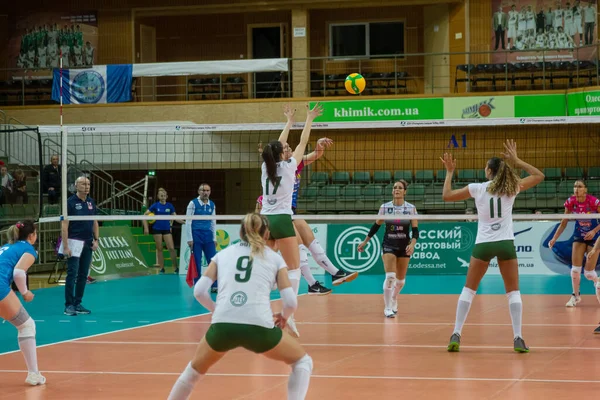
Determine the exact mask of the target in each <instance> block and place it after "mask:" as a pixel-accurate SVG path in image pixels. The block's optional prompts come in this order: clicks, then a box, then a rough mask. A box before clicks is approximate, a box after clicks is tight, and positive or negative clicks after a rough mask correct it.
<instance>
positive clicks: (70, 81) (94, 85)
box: [52, 64, 132, 104]
mask: <svg viewBox="0 0 600 400" xmlns="http://www.w3.org/2000/svg"><path fill="white" fill-rule="evenodd" d="M52 76H53V81H52V100H54V101H57V102H60V97H61V96H60V69H58V68H55V69H54V71H53V74H52ZM131 80H132V65H131V64H123V65H97V66H94V67H91V68H87V69H63V70H62V101H63V104H102V103H120V102H124V101H130V100H131Z"/></svg>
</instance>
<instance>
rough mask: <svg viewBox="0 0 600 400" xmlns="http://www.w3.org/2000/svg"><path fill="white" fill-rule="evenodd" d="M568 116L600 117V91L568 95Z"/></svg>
mask: <svg viewBox="0 0 600 400" xmlns="http://www.w3.org/2000/svg"><path fill="white" fill-rule="evenodd" d="M567 104H568V105H569V108H568V115H569V116H574V117H579V116H590V115H600V91H599V90H593V91H589V92H587V91H585V92H575V93H569V94H567Z"/></svg>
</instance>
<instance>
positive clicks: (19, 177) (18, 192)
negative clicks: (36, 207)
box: [12, 169, 28, 204]
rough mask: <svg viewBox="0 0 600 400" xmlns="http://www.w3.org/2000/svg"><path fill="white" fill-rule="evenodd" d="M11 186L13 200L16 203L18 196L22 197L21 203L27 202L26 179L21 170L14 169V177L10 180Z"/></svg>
mask: <svg viewBox="0 0 600 400" xmlns="http://www.w3.org/2000/svg"><path fill="white" fill-rule="evenodd" d="M12 187H13V198H14V202H15V203H17V199H18V198H19V197H20V198H21V199H22V204H27V203H28V197H27V179H26V178H25V174H24V173H23V170H21V169H17V170H16V171H15V179H13V181H12Z"/></svg>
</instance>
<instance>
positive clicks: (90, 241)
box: [62, 176, 100, 316]
mask: <svg viewBox="0 0 600 400" xmlns="http://www.w3.org/2000/svg"><path fill="white" fill-rule="evenodd" d="M75 189H76V190H77V192H76V193H75V194H74V195H72V196H71V197H69V199H68V200H67V215H68V216H78V217H80V216H88V215H96V203H95V202H94V200H93V199H92V198H91V197H90V196H89V193H90V180H89V179H88V178H86V177H84V176H80V177H79V178H77V180H76V181H75ZM99 238H100V228H99V226H98V221H73V222H70V221H68V220H67V221H63V222H62V239H63V240H62V246H63V251H62V253H63V254H64V255H65V256H67V279H66V282H65V311H64V313H65V315H69V316H75V315H77V314H90V312H91V311H90V310H88V309H86V308H85V307H83V306H82V305H81V301H82V299H83V294H84V291H85V285H86V280H87V277H88V272H89V269H90V264H91V263H92V252H93V251H95V250H96V249H97V248H98V240H99ZM65 239H67V240H65Z"/></svg>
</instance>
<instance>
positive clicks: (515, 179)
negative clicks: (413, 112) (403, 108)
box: [441, 140, 544, 353]
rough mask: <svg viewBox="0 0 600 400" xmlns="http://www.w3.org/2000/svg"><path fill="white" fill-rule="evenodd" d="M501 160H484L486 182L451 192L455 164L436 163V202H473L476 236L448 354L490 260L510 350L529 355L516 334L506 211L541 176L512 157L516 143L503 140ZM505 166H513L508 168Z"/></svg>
mask: <svg viewBox="0 0 600 400" xmlns="http://www.w3.org/2000/svg"><path fill="white" fill-rule="evenodd" d="M504 149H505V152H504V153H503V154H502V155H503V157H504V161H503V160H502V159H500V158H498V157H493V158H491V159H489V160H488V162H487V164H486V166H485V176H486V178H487V179H488V182H485V183H471V184H469V185H468V186H465V187H463V188H462V189H456V190H452V175H453V173H454V169H455V168H456V160H455V159H453V158H452V155H451V154H444V158H443V159H441V160H442V163H444V166H445V167H446V171H447V174H446V180H445V181H444V188H443V193H442V197H443V199H444V200H445V201H462V200H466V199H468V198H471V197H472V198H474V199H475V205H476V207H477V219H478V222H477V237H476V239H475V247H474V248H473V254H472V255H471V262H470V263H469V270H468V272H467V281H466V283H465V287H464V288H463V290H462V293H461V295H460V297H459V298H458V306H457V309H456V323H455V325H454V333H452V337H451V338H450V343H449V344H448V351H459V348H460V338H461V333H462V328H463V325H464V323H465V320H466V319H467V314H468V313H469V309H470V308H471V303H472V302H473V298H474V297H475V293H476V292H477V287H478V286H479V282H481V279H482V278H483V276H484V275H485V272H486V271H487V269H488V264H489V262H490V260H491V259H492V258H494V257H497V258H498V265H499V267H500V273H501V274H502V279H503V280H504V287H505V289H506V296H507V297H508V305H509V309H510V317H511V320H512V326H513V333H514V343H513V344H514V349H515V351H517V352H520V353H527V352H529V348H528V347H527V346H526V345H525V341H524V340H523V338H522V334H521V321H522V318H523V303H522V301H521V292H520V291H519V264H518V262H517V253H516V251H515V245H514V233H513V223H512V208H513V204H514V201H515V197H516V196H517V194H518V193H519V192H522V191H524V190H527V189H530V188H532V187H534V186H535V185H537V184H538V183H540V182H542V181H543V180H544V174H542V172H541V171H540V170H538V169H537V168H535V167H533V166H531V165H530V164H527V163H526V162H524V161H522V160H521V159H519V157H518V156H517V144H516V143H515V142H514V141H513V140H507V141H506V143H505V144H504ZM509 163H510V164H512V165H513V167H511V166H510V165H509ZM513 168H522V169H524V170H525V171H527V173H529V175H530V176H528V177H526V178H524V179H520V178H519V175H517V173H516V172H515V170H514V169H513Z"/></svg>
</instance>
